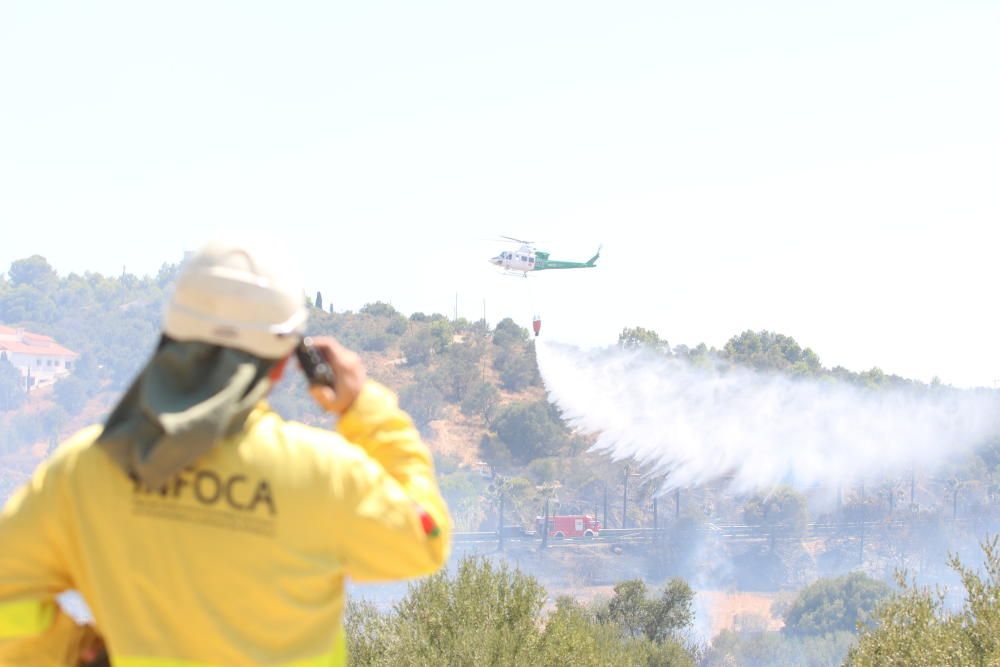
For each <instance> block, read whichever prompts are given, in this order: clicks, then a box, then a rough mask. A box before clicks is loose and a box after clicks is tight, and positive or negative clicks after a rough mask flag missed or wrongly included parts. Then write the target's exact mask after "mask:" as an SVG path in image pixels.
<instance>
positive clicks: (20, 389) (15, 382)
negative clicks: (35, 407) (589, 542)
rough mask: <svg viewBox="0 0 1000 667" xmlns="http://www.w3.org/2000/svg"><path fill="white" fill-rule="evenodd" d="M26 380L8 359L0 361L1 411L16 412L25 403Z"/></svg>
mask: <svg viewBox="0 0 1000 667" xmlns="http://www.w3.org/2000/svg"><path fill="white" fill-rule="evenodd" d="M25 398H26V395H25V391H24V378H23V377H21V371H19V370H17V368H15V367H14V364H12V363H10V362H9V361H7V359H6V358H3V359H0V411H6V410H15V409H17V408H19V407H20V406H21V404H22V403H24V400H25Z"/></svg>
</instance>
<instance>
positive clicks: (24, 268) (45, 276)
mask: <svg viewBox="0 0 1000 667" xmlns="http://www.w3.org/2000/svg"><path fill="white" fill-rule="evenodd" d="M7 273H8V274H9V275H10V282H11V284H12V285H13V286H15V287H18V286H20V285H26V286H28V287H34V288H35V289H37V290H39V291H40V292H43V293H46V294H47V293H49V292H51V291H52V290H53V289H55V288H56V287H57V286H58V284H59V276H58V275H56V272H55V269H53V268H52V267H51V266H49V263H48V261H46V259H45V258H44V257H42V256H41V255H32V256H31V257H28V258H26V259H19V260H17V261H15V262H13V263H12V264H11V265H10V269H9V270H8V271H7Z"/></svg>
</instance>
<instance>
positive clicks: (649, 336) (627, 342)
mask: <svg viewBox="0 0 1000 667" xmlns="http://www.w3.org/2000/svg"><path fill="white" fill-rule="evenodd" d="M618 345H619V347H622V348H625V349H626V350H628V349H635V348H646V349H649V350H662V351H664V352H666V353H668V354H669V353H670V345H668V344H667V341H665V340H662V339H661V338H660V336H659V334H657V333H656V332H655V331H653V330H652V329H643V328H642V327H625V328H624V329H622V332H621V333H620V334H618Z"/></svg>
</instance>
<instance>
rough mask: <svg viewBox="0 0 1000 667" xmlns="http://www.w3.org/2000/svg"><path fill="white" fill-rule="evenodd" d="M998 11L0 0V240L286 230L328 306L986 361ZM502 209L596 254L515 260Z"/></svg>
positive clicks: (44, 249) (119, 260) (935, 5)
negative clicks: (784, 339)
mask: <svg viewBox="0 0 1000 667" xmlns="http://www.w3.org/2000/svg"><path fill="white" fill-rule="evenodd" d="M751 5H752V6H751ZM998 35H1000V3H997V2H996V1H995V0H991V1H985V0H984V1H982V2H974V1H971V0H969V1H964V0H957V1H952V2H947V3H946V2H919V1H917V2H915V1H913V0H907V1H905V2H904V1H900V2H886V1H880V0H875V1H872V0H865V1H864V2H860V1H846V2H838V3H818V2H813V3H807V2H802V1H801V0H800V1H796V2H792V1H789V2H773V1H765V2H758V3H747V2H737V1H731V2H723V1H717V2H699V3H694V2H687V3H680V2H646V3H628V2H626V3H606V2H603V3H597V2H580V1H577V2H506V3H470V2H453V3H413V2H399V3H384V2H364V3H326V2H314V3H307V2H283V3H275V2H212V3H207V2H170V3H136V2H125V1H122V2H98V1H94V2H87V3H73V2H63V3H57V2H45V1H41V0H30V1H22V0H13V1H11V0H8V1H6V2H4V3H3V4H0V270H2V268H5V267H7V266H8V265H9V263H10V261H11V260H13V259H16V258H20V257H25V256H28V255H31V254H41V255H44V256H45V257H47V258H48V259H49V261H50V262H51V263H52V264H53V265H54V266H55V267H56V268H57V270H59V271H60V272H61V273H66V272H69V271H83V270H98V271H102V272H105V273H118V272H120V271H121V268H122V266H123V265H124V266H126V267H127V268H128V270H129V271H132V272H136V273H140V274H141V273H152V272H155V271H156V269H157V268H158V267H159V265H160V264H161V263H162V262H164V261H176V260H177V259H178V258H180V256H181V255H182V253H183V251H184V250H185V249H193V248H195V247H197V246H198V245H199V244H200V243H201V242H202V241H203V240H204V239H205V238H207V237H209V236H212V235H213V234H214V232H215V230H218V229H246V230H265V231H269V232H271V233H274V234H279V235H283V236H285V237H286V238H287V240H288V242H289V244H290V245H291V246H292V247H293V249H294V250H295V251H296V253H297V255H298V257H299V258H300V259H301V261H302V264H303V270H304V273H305V275H306V277H307V281H308V282H307V285H306V286H305V287H306V289H307V290H308V292H309V293H310V294H312V293H314V292H315V291H316V290H317V289H321V290H322V292H323V295H324V298H325V299H326V300H327V301H328V302H332V303H333V304H334V305H335V307H337V308H339V309H347V308H351V309H355V308H357V307H359V306H360V305H362V304H364V303H366V302H369V301H375V300H386V301H391V302H392V303H393V304H394V305H395V306H397V307H398V308H400V309H401V310H403V311H404V312H407V313H409V312H412V311H415V310H422V311H426V312H431V311H441V312H446V313H451V312H452V310H453V308H454V301H455V295H456V293H458V295H459V310H460V314H462V315H464V316H466V317H469V318H470V319H475V318H478V317H480V316H481V314H482V308H483V300H484V299H485V300H486V309H487V317H488V319H489V320H490V321H491V322H495V321H496V320H497V318H498V317H501V316H504V315H511V316H514V317H515V318H516V319H518V320H519V321H520V322H521V323H522V324H524V325H529V324H530V321H531V317H532V315H533V313H535V312H538V313H540V314H541V315H542V318H543V335H545V336H547V337H551V338H554V339H558V340H563V341H568V342H575V343H578V344H584V345H603V344H609V343H613V342H614V341H615V340H616V337H617V333H618V332H619V331H620V330H621V328H622V327H624V326H635V325H640V326H645V327H647V328H654V329H656V330H657V331H659V332H660V334H661V335H662V336H664V337H665V338H667V339H668V340H669V341H670V342H671V343H678V342H684V343H689V344H694V343H697V342H700V341H704V342H706V343H708V344H710V345H715V346H721V345H722V344H724V343H725V341H726V340H727V339H728V338H729V337H730V336H731V335H733V334H735V333H738V332H739V331H741V330H743V329H747V328H753V329H761V328H767V329H772V330H778V331H780V332H782V333H786V334H789V335H792V336H794V337H795V338H796V339H797V340H798V341H799V342H800V343H803V344H805V345H809V346H811V347H812V348H813V349H814V350H816V351H817V353H818V354H819V355H820V358H821V360H822V361H823V362H824V363H825V364H827V365H833V364H842V365H845V366H847V367H848V368H851V369H853V370H864V369H867V368H870V367H871V366H873V365H878V366H880V367H881V368H883V369H884V370H886V371H887V372H894V373H898V374H902V375H906V376H910V377H916V378H919V379H923V380H929V379H930V378H931V377H932V376H933V375H935V374H936V375H939V376H940V377H941V378H942V379H943V380H945V381H946V382H950V383H953V384H957V385H961V386H965V385H973V384H978V385H987V386H994V384H995V383H996V381H997V380H1000V315H998V314H997V310H998V309H997V305H996V301H997V299H996V296H995V295H996V292H997V290H996V285H997V279H996V276H997V272H996V270H995V266H996V261H997V255H998V243H997V240H998V237H1000V234H998V233H997V231H996V229H997V224H998V222H1000V120H998V119H1000V39H998V37H997V36H998ZM502 234H506V235H511V236H518V237H523V238H528V239H531V240H535V241H537V242H538V243H539V248H541V249H546V250H549V251H550V252H551V253H552V256H553V258H559V259H578V260H583V259H586V258H588V257H589V256H590V255H591V254H592V253H593V251H594V250H595V249H596V247H597V246H598V245H600V244H603V245H604V254H603V256H602V259H601V261H600V263H599V268H598V269H594V270H587V271H574V272H564V273H541V274H538V275H533V276H530V277H529V278H528V279H522V278H511V277H506V276H501V275H499V274H498V273H497V272H496V270H495V269H494V268H493V267H491V266H490V265H489V264H487V263H486V260H487V258H488V257H490V256H492V255H494V254H496V252H498V251H499V250H500V249H501V246H500V245H499V244H497V243H496V242H495V239H496V237H498V236H499V235H502Z"/></svg>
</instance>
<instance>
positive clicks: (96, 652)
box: [78, 625, 110, 667]
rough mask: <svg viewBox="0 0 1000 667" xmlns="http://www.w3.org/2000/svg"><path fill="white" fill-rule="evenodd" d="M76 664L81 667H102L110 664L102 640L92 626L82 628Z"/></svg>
mask: <svg viewBox="0 0 1000 667" xmlns="http://www.w3.org/2000/svg"><path fill="white" fill-rule="evenodd" d="M78 664H79V665H80V666H81V667H102V666H106V665H108V664H110V663H109V662H108V654H107V651H106V649H105V647H104V640H103V639H102V638H101V635H99V634H98V633H97V630H96V629H95V628H94V626H92V625H86V626H84V633H83V638H82V639H81V640H80V651H79V656H78Z"/></svg>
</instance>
